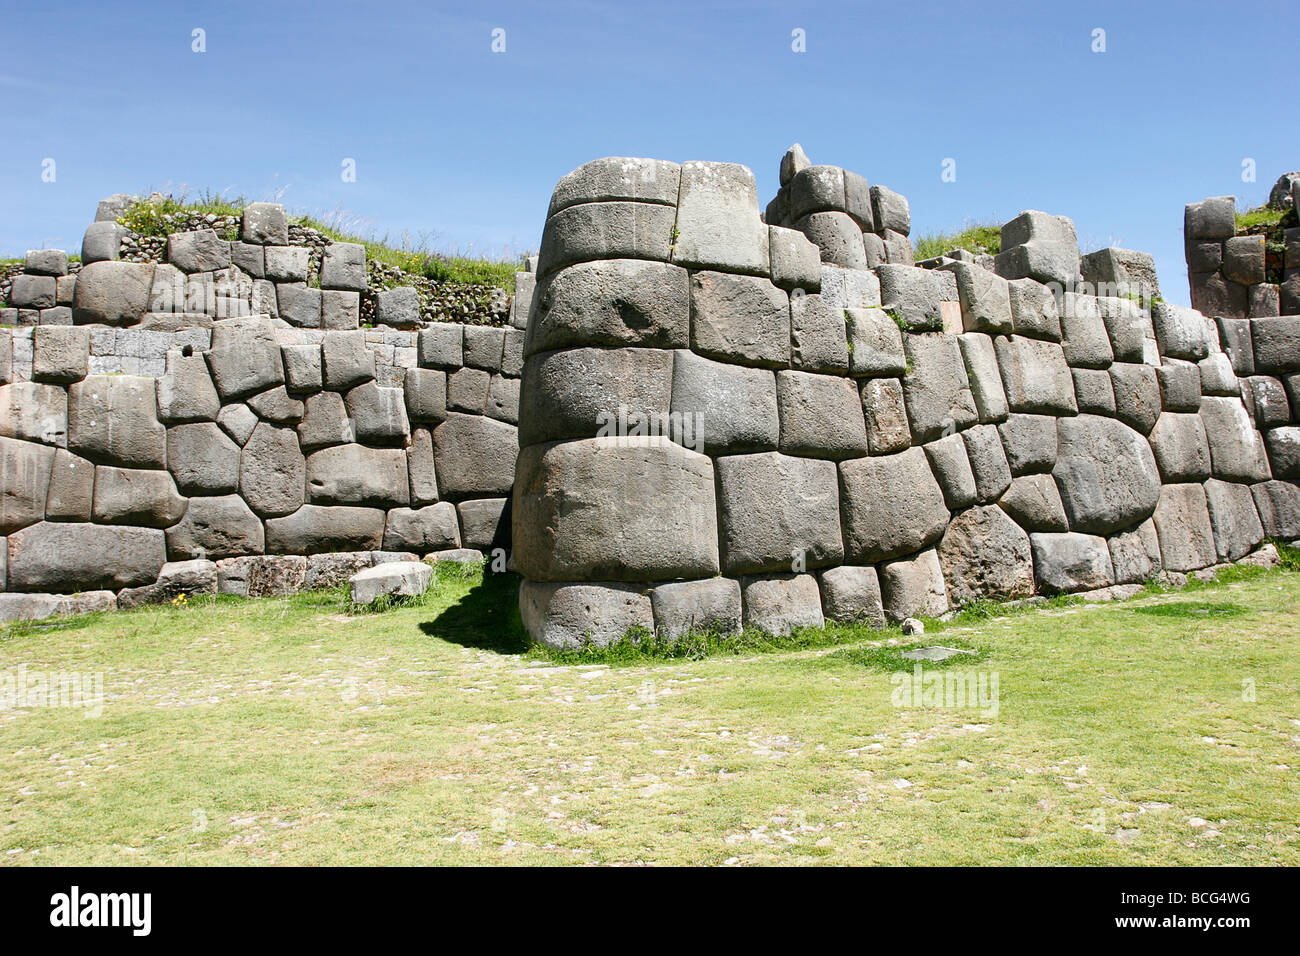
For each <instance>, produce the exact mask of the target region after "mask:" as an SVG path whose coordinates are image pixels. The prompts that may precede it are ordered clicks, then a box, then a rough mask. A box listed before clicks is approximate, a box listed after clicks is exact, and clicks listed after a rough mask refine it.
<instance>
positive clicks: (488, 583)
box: [420, 571, 529, 654]
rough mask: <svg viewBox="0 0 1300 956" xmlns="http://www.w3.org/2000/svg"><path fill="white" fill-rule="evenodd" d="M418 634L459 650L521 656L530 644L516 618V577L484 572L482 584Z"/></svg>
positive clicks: (424, 624) (517, 617) (517, 611)
mask: <svg viewBox="0 0 1300 956" xmlns="http://www.w3.org/2000/svg"><path fill="white" fill-rule="evenodd" d="M420 630H421V631H423V632H424V633H425V634H427V635H429V636H430V637H437V638H441V639H442V640H444V641H449V642H451V643H452V644H459V645H461V646H462V647H472V648H475V649H477V650H484V651H494V652H495V653H497V654H522V653H524V652H525V651H526V650H528V647H529V641H528V632H527V631H526V630H524V624H523V619H522V618H521V617H520V616H519V575H517V574H514V573H512V572H505V573H496V574H494V573H492V572H491V571H485V572H484V574H483V583H482V584H480V585H479V586H478V587H476V588H473V589H472V590H471V591H470V592H469V593H468V594H466V595H465V596H464V597H463V598H461V599H460V600H459V601H457V602H456V603H455V604H453V605H452V606H451V607H449V608H447V609H446V610H445V611H443V612H442V613H441V614H439V615H438V616H437V617H435V618H434V619H433V620H432V621H424V622H422V623H421V624H420Z"/></svg>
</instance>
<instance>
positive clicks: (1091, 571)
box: [1029, 532, 1115, 594]
mask: <svg viewBox="0 0 1300 956" xmlns="http://www.w3.org/2000/svg"><path fill="white" fill-rule="evenodd" d="M1029 543H1030V546H1031V548H1032V551H1033V558H1034V578H1035V579H1036V580H1037V581H1038V587H1039V588H1040V589H1041V590H1043V591H1046V592H1047V593H1049V594H1062V593H1068V592H1070V591H1091V590H1095V589H1096V588H1104V587H1108V586H1109V585H1111V584H1114V583H1115V576H1114V570H1113V568H1112V567H1111V563H1110V549H1109V548H1108V547H1107V545H1106V539H1105V538H1099V537H1097V536H1095V535H1090V534H1078V533H1075V532H1066V533H1055V532H1040V533H1037V534H1031V535H1030V536H1029Z"/></svg>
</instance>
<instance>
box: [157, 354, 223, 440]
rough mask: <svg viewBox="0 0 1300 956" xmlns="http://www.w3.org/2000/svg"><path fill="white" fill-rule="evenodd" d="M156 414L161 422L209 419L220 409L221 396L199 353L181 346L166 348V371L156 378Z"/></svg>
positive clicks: (212, 418) (203, 420)
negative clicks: (185, 350)
mask: <svg viewBox="0 0 1300 956" xmlns="http://www.w3.org/2000/svg"><path fill="white" fill-rule="evenodd" d="M157 398H158V417H159V418H161V419H162V420H163V421H164V422H168V423H173V422H210V421H213V420H215V419H216V417H217V414H218V413H219V412H220V411H221V399H220V398H219V397H218V396H217V389H216V387H215V386H214V385H213V384H212V376H211V375H209V374H208V363H207V362H206V361H205V360H204V358H203V356H202V355H196V354H190V355H186V354H185V353H184V351H182V350H181V349H170V350H169V351H168V352H167V371H166V373H165V374H164V375H163V376H162V377H161V378H159V379H158V387H157Z"/></svg>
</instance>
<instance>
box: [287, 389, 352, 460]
mask: <svg viewBox="0 0 1300 956" xmlns="http://www.w3.org/2000/svg"><path fill="white" fill-rule="evenodd" d="M303 408H304V412H303V416H302V422H301V423H300V424H299V425H298V441H299V444H300V445H301V446H302V448H303V450H304V451H311V450H313V449H316V448H324V447H326V446H327V445H342V444H345V443H347V442H351V441H355V440H356V438H355V436H354V435H353V432H352V422H351V421H349V420H348V413H347V406H346V405H345V404H344V402H343V396H342V395H340V394H339V393H338V392H316V393H315V394H312V395H308V396H307V400H306V401H305V402H304V403H303Z"/></svg>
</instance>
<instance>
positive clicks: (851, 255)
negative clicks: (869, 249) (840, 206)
mask: <svg viewBox="0 0 1300 956" xmlns="http://www.w3.org/2000/svg"><path fill="white" fill-rule="evenodd" d="M794 225H795V228H796V229H798V230H799V231H800V232H802V233H803V234H804V235H805V236H807V237H808V240H809V241H810V242H812V243H813V244H814V245H815V246H816V247H817V250H818V254H819V257H820V259H821V261H822V262H825V263H829V264H830V265H835V266H841V267H842V268H845V269H865V268H867V254H866V249H865V247H864V246H863V244H862V229H861V228H860V227H859V226H858V224H857V223H855V222H854V221H853V219H852V217H851V216H849V215H848V213H844V212H815V213H811V214H809V215H807V216H802V217H801V218H799V219H797V220H795V224H794Z"/></svg>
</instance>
